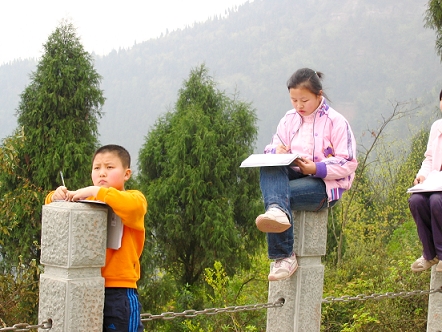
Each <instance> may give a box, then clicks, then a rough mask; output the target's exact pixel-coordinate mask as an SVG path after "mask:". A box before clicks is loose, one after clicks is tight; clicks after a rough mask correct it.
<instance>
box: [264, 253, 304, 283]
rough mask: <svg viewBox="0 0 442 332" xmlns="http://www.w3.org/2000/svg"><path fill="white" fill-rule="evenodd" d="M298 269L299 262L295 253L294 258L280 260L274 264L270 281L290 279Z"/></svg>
mask: <svg viewBox="0 0 442 332" xmlns="http://www.w3.org/2000/svg"><path fill="white" fill-rule="evenodd" d="M297 268H298V261H297V260H296V256H295V254H294V253H293V254H292V256H290V257H287V258H283V259H278V260H276V261H275V263H274V264H273V267H272V270H271V271H270V274H269V277H268V278H269V281H278V280H284V279H287V278H289V277H290V276H291V275H292V274H293V273H295V271H296V269H297Z"/></svg>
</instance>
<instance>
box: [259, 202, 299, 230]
mask: <svg viewBox="0 0 442 332" xmlns="http://www.w3.org/2000/svg"><path fill="white" fill-rule="evenodd" d="M255 223H256V227H258V229H259V230H260V231H261V232H264V233H282V232H284V231H286V230H287V229H289V228H290V226H291V225H290V221H289V218H287V215H286V214H285V213H284V212H283V211H282V210H280V209H278V208H270V209H268V210H267V212H266V213H264V214H260V215H259V216H258V217H257V218H256V221H255Z"/></svg>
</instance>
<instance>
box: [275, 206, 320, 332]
mask: <svg viewBox="0 0 442 332" xmlns="http://www.w3.org/2000/svg"><path fill="white" fill-rule="evenodd" d="M293 216H294V234H295V244H294V251H295V253H296V256H297V259H298V264H299V267H298V269H297V270H296V272H295V273H294V274H293V275H292V276H291V277H290V278H289V279H286V280H282V281H271V282H269V296H268V300H269V302H274V301H277V300H278V299H280V298H283V299H285V302H284V305H283V306H282V307H279V308H270V309H267V332H319V331H320V328H321V304H322V290H323V286H324V266H323V265H322V263H321V256H323V255H325V252H326V244H327V218H328V210H324V211H320V212H306V211H298V212H295V213H294V215H293Z"/></svg>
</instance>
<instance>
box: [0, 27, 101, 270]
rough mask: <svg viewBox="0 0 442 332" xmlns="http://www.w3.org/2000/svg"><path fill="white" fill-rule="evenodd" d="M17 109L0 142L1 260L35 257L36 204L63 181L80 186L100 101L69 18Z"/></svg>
mask: <svg viewBox="0 0 442 332" xmlns="http://www.w3.org/2000/svg"><path fill="white" fill-rule="evenodd" d="M43 47H44V54H43V56H42V58H41V60H40V62H39V63H38V66H37V69H36V71H35V72H33V73H32V74H31V76H30V78H31V82H30V84H29V85H28V86H27V87H26V88H25V90H24V92H23V93H22V94H21V100H20V103H19V106H18V109H17V116H18V124H19V127H18V128H17V130H16V131H15V133H14V134H13V135H12V136H11V137H8V138H7V139H5V140H4V141H3V143H2V146H0V158H1V159H2V160H1V165H2V167H1V168H0V253H1V256H2V263H3V264H4V266H7V265H9V266H11V265H12V266H13V265H14V264H16V263H17V261H18V257H19V255H21V256H22V257H23V259H24V260H23V261H24V262H27V261H29V260H31V259H35V258H38V243H39V242H40V230H41V227H40V219H41V206H42V204H43V203H44V197H45V195H46V194H47V193H48V192H49V191H50V190H53V189H55V188H56V187H58V186H59V185H61V184H62V182H61V179H60V175H59V174H60V171H62V172H63V173H64V178H65V183H66V186H67V187H68V188H71V189H76V188H77V187H80V186H84V185H87V184H88V183H89V181H90V167H91V166H90V163H91V157H92V154H93V152H94V150H95V149H96V147H97V123H98V117H100V116H101V107H102V105H103V103H104V97H103V92H102V91H101V90H100V89H99V84H100V81H101V77H100V75H99V74H98V73H97V72H96V71H95V69H94V67H93V62H92V57H91V55H90V54H88V53H87V52H86V51H85V50H84V48H83V46H82V44H81V42H80V39H79V38H78V37H77V35H76V31H75V28H74V26H73V25H72V24H70V23H66V22H64V23H62V24H60V25H59V26H58V27H57V28H56V29H55V31H54V32H53V33H52V34H51V35H50V36H49V38H48V41H47V42H46V43H45V44H44V46H43Z"/></svg>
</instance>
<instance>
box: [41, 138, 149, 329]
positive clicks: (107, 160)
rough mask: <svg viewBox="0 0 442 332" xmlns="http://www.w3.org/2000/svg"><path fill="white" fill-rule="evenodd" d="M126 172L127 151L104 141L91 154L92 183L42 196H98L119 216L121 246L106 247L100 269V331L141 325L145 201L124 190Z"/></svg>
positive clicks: (48, 199) (49, 199)
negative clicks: (139, 287) (102, 288)
mask: <svg viewBox="0 0 442 332" xmlns="http://www.w3.org/2000/svg"><path fill="white" fill-rule="evenodd" d="M130 176H131V170H130V155H129V152H127V150H126V149H125V148H123V147H121V146H119V145H105V146H102V147H101V148H99V149H98V150H97V151H96V152H95V154H94V157H93V158H92V183H93V184H94V185H93V186H90V187H85V188H81V189H78V190H75V191H70V190H68V189H67V188H66V187H64V186H60V187H58V188H57V189H56V190H55V191H52V192H50V193H49V194H48V195H47V196H46V200H45V204H49V203H51V202H53V201H56V200H65V201H72V202H75V201H78V200H82V199H88V200H98V201H102V202H104V203H106V204H107V205H109V206H110V207H111V208H112V210H113V211H114V212H115V214H117V215H118V216H119V217H120V218H121V222H122V223H123V236H122V239H121V247H120V248H119V249H117V250H115V249H109V248H108V249H106V263H105V266H104V267H103V268H102V269H101V275H102V276H103V278H104V279H105V296H104V317H103V331H112V332H120V331H121V332H123V331H124V332H143V329H144V328H143V324H142V323H141V318H140V313H141V304H140V302H139V299H138V293H137V284H136V283H137V281H138V280H139V278H140V256H141V253H142V252H143V247H144V238H145V230H144V215H145V214H146V212H147V201H146V198H145V197H144V195H143V194H142V193H141V192H140V191H138V190H124V184H125V182H126V181H127V180H129V178H130Z"/></svg>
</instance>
